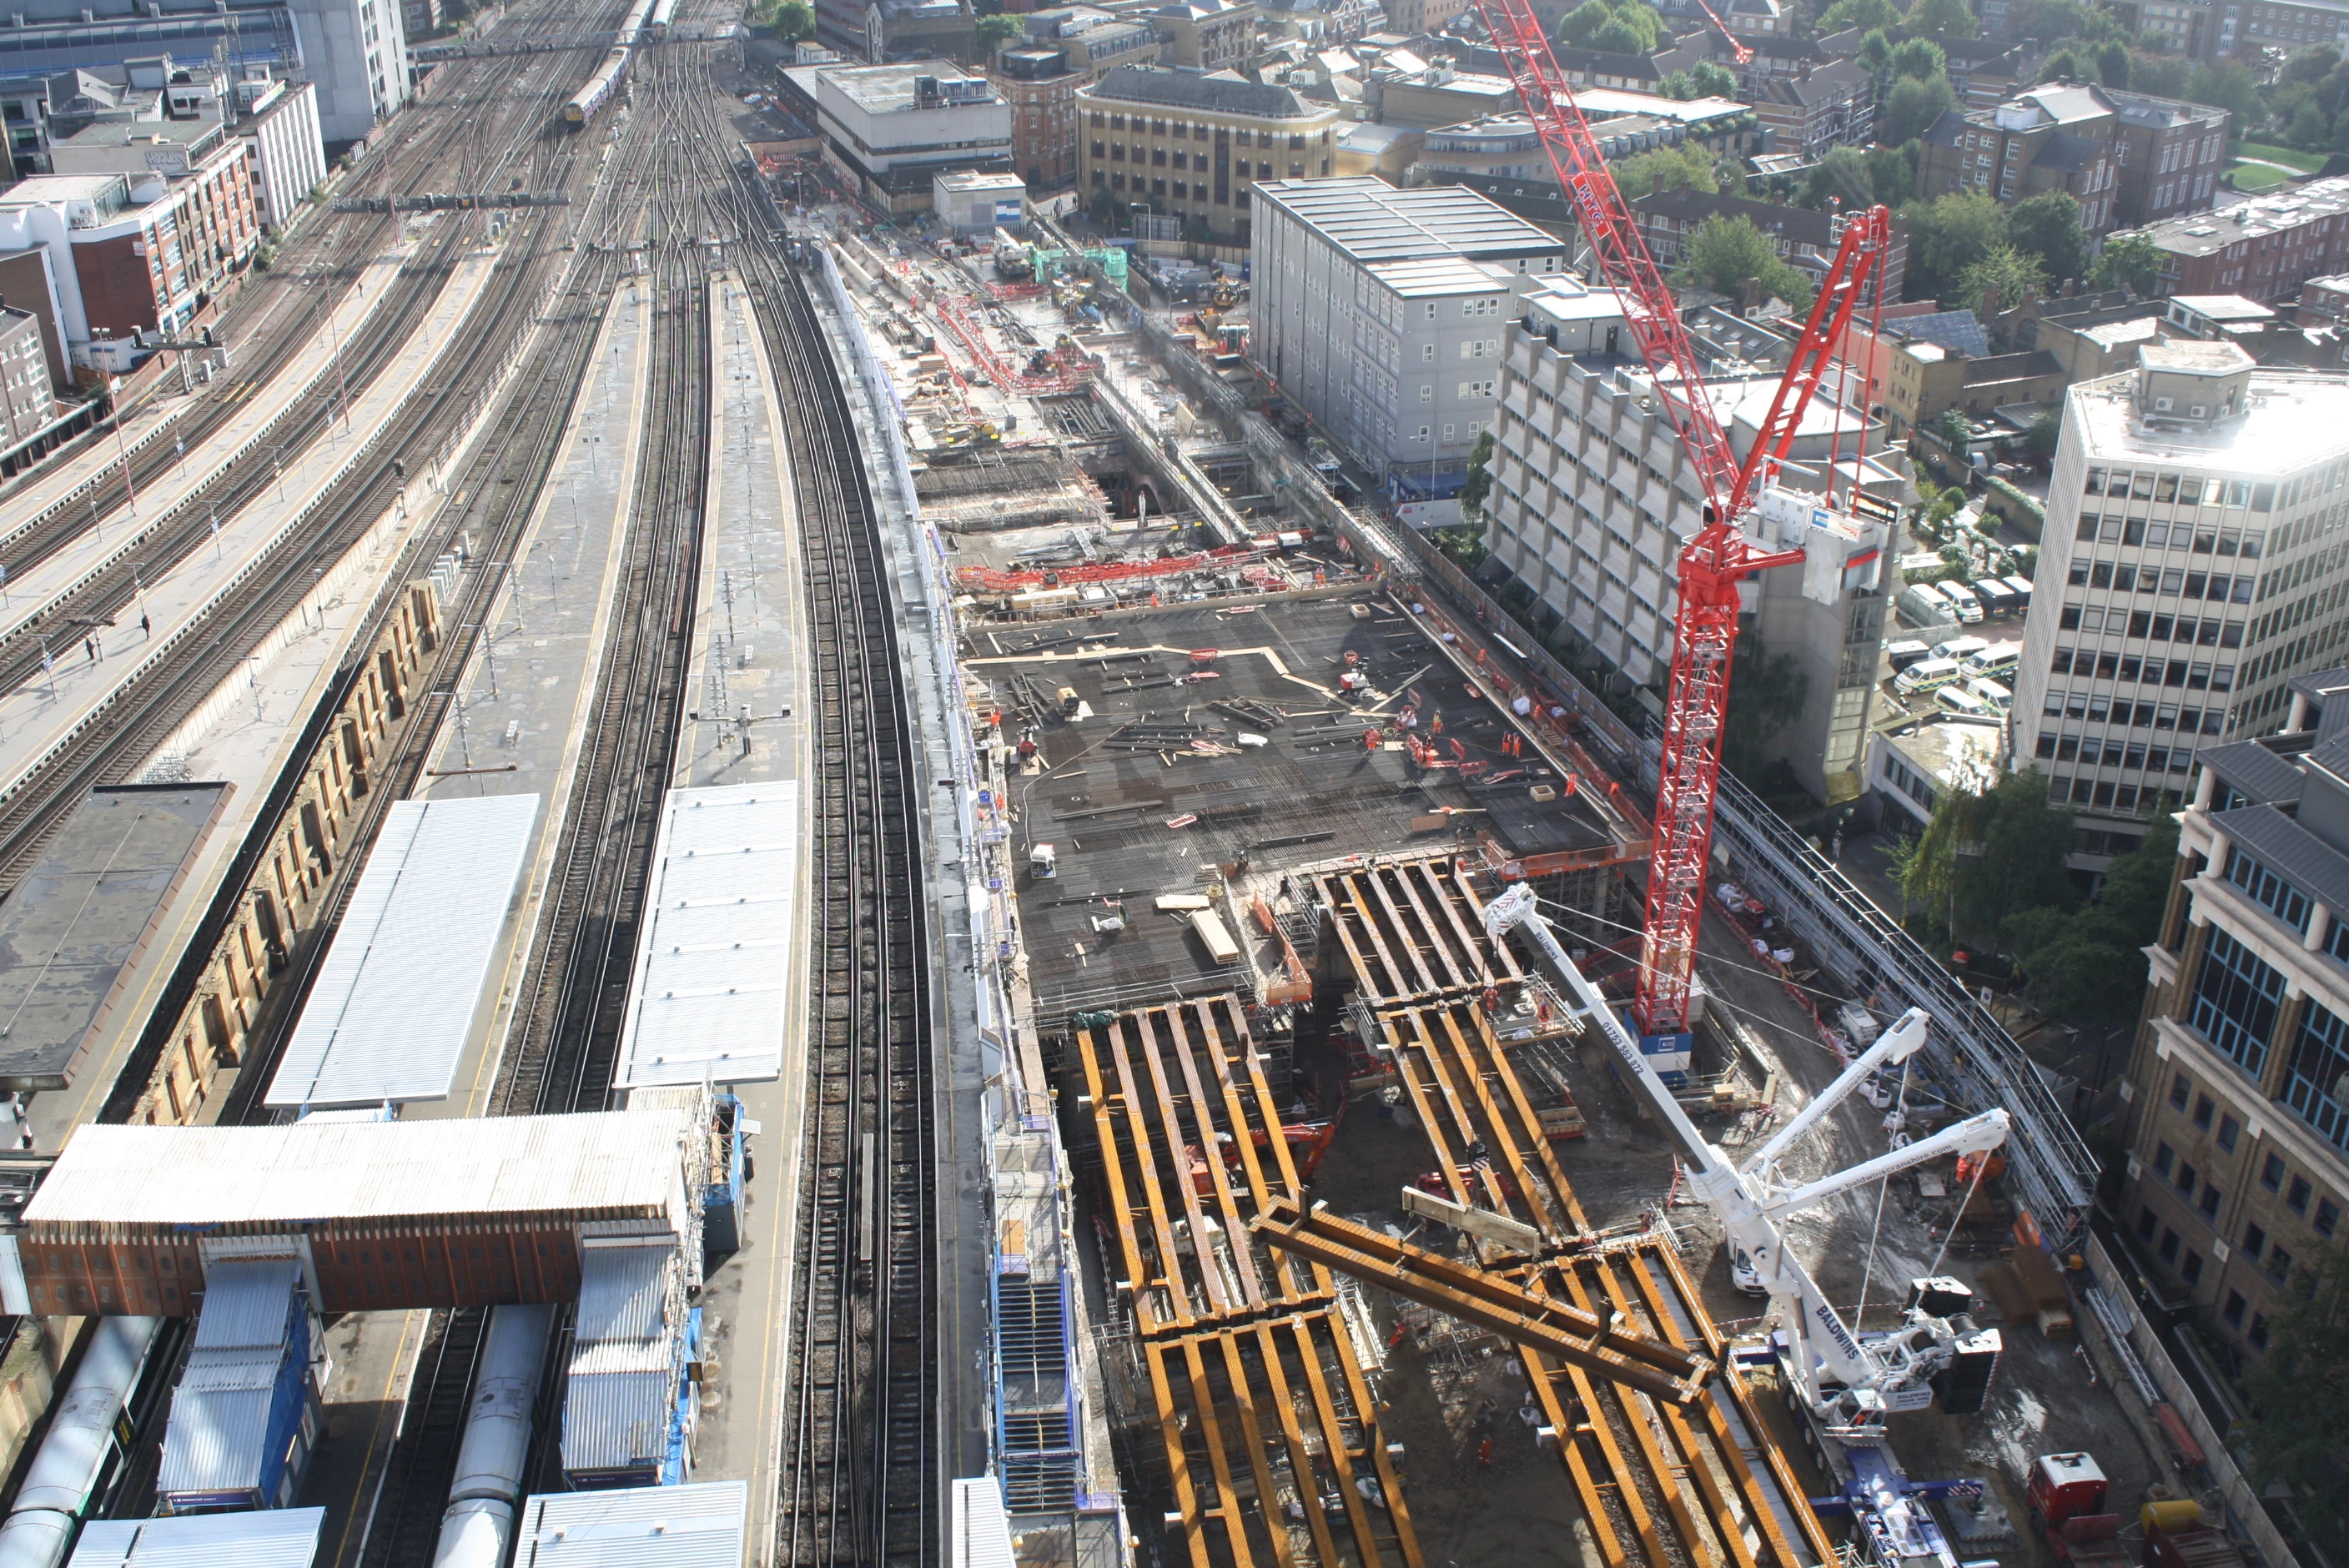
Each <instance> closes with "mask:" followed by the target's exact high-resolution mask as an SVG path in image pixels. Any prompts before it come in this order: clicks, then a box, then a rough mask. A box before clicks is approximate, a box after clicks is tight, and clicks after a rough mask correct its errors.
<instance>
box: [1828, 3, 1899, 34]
mask: <svg viewBox="0 0 2349 1568" xmlns="http://www.w3.org/2000/svg"><path fill="white" fill-rule="evenodd" d="M1899 24H1900V8H1899V6H1898V5H1894V4H1893V3H1892V0H1835V4H1834V5H1830V6H1828V7H1827V8H1826V10H1825V11H1822V12H1820V13H1819V31H1820V32H1822V33H1840V32H1842V31H1843V30H1844V29H1845V28H1846V27H1857V28H1859V29H1861V30H1862V31H1864V32H1874V31H1876V30H1877V29H1878V28H1883V27H1896V26H1899Z"/></svg>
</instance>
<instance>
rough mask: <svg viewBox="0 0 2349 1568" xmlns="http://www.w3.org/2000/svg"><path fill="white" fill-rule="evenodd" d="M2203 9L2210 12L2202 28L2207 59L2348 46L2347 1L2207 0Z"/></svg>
mask: <svg viewBox="0 0 2349 1568" xmlns="http://www.w3.org/2000/svg"><path fill="white" fill-rule="evenodd" d="M2204 7H2205V8H2206V9H2207V10H2208V12H2209V15H2210V19H2209V21H2208V22H2206V23H2205V24H2204V27H2203V36H2204V38H2205V40H2206V42H2207V45H2208V47H2209V54H2207V55H2206V56H2204V58H2206V59H2222V60H2223V59H2245V58H2250V57H2254V56H2256V55H2257V54H2259V52H2260V51H2261V50H2263V49H2278V50H2281V51H2282V52H2283V53H2284V54H2286V55H2297V54H2299V53H2301V52H2302V51H2303V50H2305V49H2310V48H2313V47H2314V46H2316V45H2318V44H2331V45H2333V46H2335V47H2339V48H2349V5H2344V4H2343V3H2342V0H2307V3H2303V4H2300V5H2278V4H2269V5H2237V4H2230V3H2226V0H2204Z"/></svg>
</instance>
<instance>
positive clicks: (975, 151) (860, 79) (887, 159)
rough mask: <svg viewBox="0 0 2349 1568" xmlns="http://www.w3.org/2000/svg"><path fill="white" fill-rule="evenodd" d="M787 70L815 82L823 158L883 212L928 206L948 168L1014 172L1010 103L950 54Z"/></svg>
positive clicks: (989, 172) (921, 210) (862, 195)
mask: <svg viewBox="0 0 2349 1568" xmlns="http://www.w3.org/2000/svg"><path fill="white" fill-rule="evenodd" d="M789 74H790V75H791V76H792V77H795V78H798V77H808V78H811V79H812V82H813V88H814V90H813V95H812V96H813V97H814V99H815V106H816V118H817V122H818V123H817V129H818V130H819V131H820V132H822V134H823V150H824V156H825V157H826V158H827V159H829V160H832V162H833V163H834V164H835V165H837V166H838V167H839V168H840V170H842V172H843V173H844V174H846V175H848V177H849V178H850V179H851V180H852V181H854V183H855V185H856V187H857V194H858V196H860V197H861V198H862V199H863V200H864V201H866V202H867V203H868V204H870V205H872V206H874V207H876V208H878V209H880V210H881V211H885V212H926V211H929V208H930V200H931V195H932V191H933V189H934V183H933V182H934V181H936V178H937V177H938V176H939V175H940V174H943V173H947V172H949V171H954V170H974V171H977V172H980V173H988V174H1008V173H1010V172H1011V106H1010V105H1009V103H1007V102H1005V101H1004V99H1003V96H1002V95H1001V94H1000V93H998V92H997V91H996V90H995V87H994V85H993V84H992V83H990V82H989V81H988V80H987V78H986V77H977V76H972V75H970V74H969V73H968V72H966V71H963V70H961V69H959V68H958V67H955V66H953V65H950V64H948V63H947V62H946V61H944V60H923V61H919V62H916V63H914V64H910V65H890V66H816V67H801V68H798V69H794V70H792V72H791V73H789Z"/></svg>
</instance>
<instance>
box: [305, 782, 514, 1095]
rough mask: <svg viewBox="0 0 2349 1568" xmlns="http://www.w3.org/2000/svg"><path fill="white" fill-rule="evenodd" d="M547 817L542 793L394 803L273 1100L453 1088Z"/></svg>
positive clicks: (307, 1007) (321, 967) (442, 1091)
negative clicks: (517, 889) (537, 827)
mask: <svg viewBox="0 0 2349 1568" xmlns="http://www.w3.org/2000/svg"><path fill="white" fill-rule="evenodd" d="M537 820H538V797H537V796H535V795H491V796H486V797H483V798H481V799H471V800H402V801H400V802H398V804H397V805H395V806H393V807H392V809H391V811H390V813H389V815H388V817H387V818H386V819H385V821H384V826H383V830H382V832H381V833H380V834H379V835H378V837H377V840H376V846H375V850H374V851H373V852H372V853H370V854H369V855H368V857H367V869H366V871H364V872H361V873H360V875H359V882H358V886H357V888H355V889H353V890H352V892H351V902H350V907H349V909H348V910H347V912H346V913H344V915H343V918H342V921H341V923H340V924H339V925H338V926H337V927H336V932H335V937H334V945H332V946H331V947H329V948H328V949H327V950H326V962H325V963H323V964H321V965H319V966H318V977H317V979H316V981H315V982H313V983H312V985H311V987H310V995H309V998H308V1000H307V1001H305V1003H304V1004H303V1007H302V1016H301V1020H300V1021H299V1022H298V1023H296V1024H295V1026H294V1035H293V1037H292V1038H291V1039H290V1040H288V1041H287V1042H286V1046H285V1055H284V1057H283V1058H282V1059H281V1060H280V1062H279V1065H278V1068H277V1076H276V1077H275V1078H273V1079H271V1080H270V1084H269V1093H268V1096H267V1098H266V1099H264V1101H263V1103H264V1104H266V1105H270V1106H278V1107H289V1108H290V1107H295V1106H360V1105H381V1104H386V1103H395V1104H396V1103H400V1102H404V1101H409V1100H425V1099H447V1098H448V1096H449V1093H450V1088H452V1087H453V1085H454V1082H455V1079H456V1074H457V1067H458V1064H459V1063H460V1061H462V1060H463V1058H464V1055H465V1046H466V1042H467V1040H468V1038H469V1037H471V1034H472V1029H473V1016H474V1014H475V1013H476V1012H477V1011H478V1010H479V1007H480V1003H481V982H482V981H483V980H484V979H485V978H486V977H487V976H488V975H489V970H490V962H491V960H492V958H493V957H494V956H495V955H496V954H497V951H498V945H499V944H498V937H499V934H500V933H501V932H502V931H503V930H504V928H505V923H506V912H507V910H508V908H509V907H510V906H511V905H512V903H513V896H514V885H515V883H516V882H518V881H519V880H520V879H521V876H522V867H523V860H524V858H525V857H526V856H527V855H528V854H529V852H530V844H531V829H532V827H533V824H534V823H535V822H536V821H537Z"/></svg>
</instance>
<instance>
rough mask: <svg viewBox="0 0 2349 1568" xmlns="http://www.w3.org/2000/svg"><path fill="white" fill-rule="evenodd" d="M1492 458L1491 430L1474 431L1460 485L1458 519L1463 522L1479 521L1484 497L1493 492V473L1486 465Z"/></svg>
mask: <svg viewBox="0 0 2349 1568" xmlns="http://www.w3.org/2000/svg"><path fill="white" fill-rule="evenodd" d="M1492 460H1493V432H1492V431H1491V430H1490V429H1484V430H1479V431H1477V432H1476V444H1475V446H1474V447H1471V448H1470V449H1468V477H1467V479H1466V480H1464V481H1463V483H1462V484H1461V486H1460V520H1461V521H1463V522H1464V523H1481V522H1482V521H1484V515H1485V497H1486V496H1488V495H1490V494H1492V493H1493V474H1492V470H1491V469H1489V468H1487V467H1486V465H1487V464H1489V463H1490V462H1491V461H1492Z"/></svg>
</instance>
